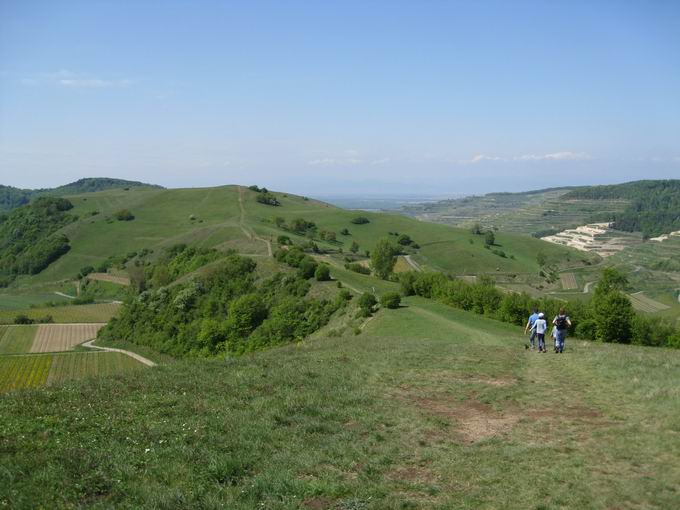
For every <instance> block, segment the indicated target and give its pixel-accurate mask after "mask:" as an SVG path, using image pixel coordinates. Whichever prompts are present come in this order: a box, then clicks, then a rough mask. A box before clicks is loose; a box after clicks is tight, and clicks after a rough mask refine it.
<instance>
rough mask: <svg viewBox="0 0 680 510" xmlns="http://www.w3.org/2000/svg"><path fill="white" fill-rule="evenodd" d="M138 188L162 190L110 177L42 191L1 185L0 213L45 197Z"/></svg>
mask: <svg viewBox="0 0 680 510" xmlns="http://www.w3.org/2000/svg"><path fill="white" fill-rule="evenodd" d="M137 186H145V187H152V188H160V186H156V185H152V184H145V183H143V182H138V181H126V180H124V179H112V178H110V177H87V178H84V179H78V180H77V181H75V182H72V183H70V184H65V185H63V186H58V187H56V188H42V189H20V188H15V187H12V186H3V185H1V184H0V213H1V212H3V211H9V210H11V209H14V208H16V207H19V206H21V205H24V204H28V203H29V202H30V201H31V200H33V199H34V198H37V197H40V196H45V195H50V196H64V195H73V194H75V193H87V192H92V191H102V190H105V189H113V188H132V187H137Z"/></svg>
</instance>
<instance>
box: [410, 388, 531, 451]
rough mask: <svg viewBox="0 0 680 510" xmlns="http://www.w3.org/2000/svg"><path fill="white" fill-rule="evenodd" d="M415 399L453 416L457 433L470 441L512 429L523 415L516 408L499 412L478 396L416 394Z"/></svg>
mask: <svg viewBox="0 0 680 510" xmlns="http://www.w3.org/2000/svg"><path fill="white" fill-rule="evenodd" d="M415 403H416V405H417V406H418V407H420V408H421V409H423V410H425V411H427V412H430V413H432V414H436V415H438V416H443V417H446V418H451V419H453V420H454V422H455V428H456V433H457V435H458V436H459V437H460V439H461V440H462V441H465V442H468V443H476V442H478V441H482V440H484V439H488V438H490V437H494V436H498V435H503V434H505V433H507V432H509V431H510V430H511V429H512V427H513V426H514V425H515V423H517V422H518V421H519V420H520V418H521V417H522V415H521V413H520V412H519V411H518V410H517V409H515V408H512V409H505V410H504V411H503V412H499V411H496V410H494V409H493V408H492V407H491V406H490V405H488V404H484V403H482V402H478V401H476V400H464V401H454V400H452V399H450V398H441V397H439V398H417V399H415Z"/></svg>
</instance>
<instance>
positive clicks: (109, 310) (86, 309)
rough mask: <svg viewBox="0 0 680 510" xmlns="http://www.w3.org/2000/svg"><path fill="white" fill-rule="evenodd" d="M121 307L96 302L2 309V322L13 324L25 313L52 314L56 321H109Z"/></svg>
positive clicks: (0, 317) (32, 317)
mask: <svg viewBox="0 0 680 510" xmlns="http://www.w3.org/2000/svg"><path fill="white" fill-rule="evenodd" d="M119 308H120V305H119V304H117V303H96V304H91V305H65V306H53V307H44V308H30V309H27V310H11V311H8V310H3V311H0V324H13V323H14V319H15V318H16V316H17V315H19V314H23V315H26V316H28V317H29V318H31V319H33V320H39V319H41V318H43V317H46V316H48V315H49V316H51V317H52V320H53V321H54V322H62V323H72V322H108V321H109V319H111V317H113V316H114V315H115V314H116V313H117V312H118V309H119Z"/></svg>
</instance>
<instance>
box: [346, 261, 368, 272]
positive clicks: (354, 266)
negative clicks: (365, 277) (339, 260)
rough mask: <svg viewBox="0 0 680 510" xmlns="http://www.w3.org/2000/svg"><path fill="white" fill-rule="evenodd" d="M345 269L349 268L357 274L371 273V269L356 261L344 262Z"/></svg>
mask: <svg viewBox="0 0 680 510" xmlns="http://www.w3.org/2000/svg"><path fill="white" fill-rule="evenodd" d="M345 269H349V270H350V271H354V272H355V273H359V274H371V270H370V269H369V268H367V267H366V266H362V265H361V264H357V263H354V264H345Z"/></svg>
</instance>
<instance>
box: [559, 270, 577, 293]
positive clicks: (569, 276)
mask: <svg viewBox="0 0 680 510" xmlns="http://www.w3.org/2000/svg"><path fill="white" fill-rule="evenodd" d="M560 280H562V288H563V289H564V290H571V289H578V283H576V276H574V273H562V274H561V275H560Z"/></svg>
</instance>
